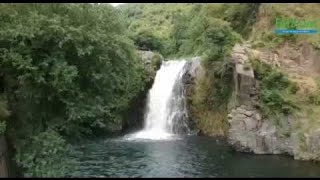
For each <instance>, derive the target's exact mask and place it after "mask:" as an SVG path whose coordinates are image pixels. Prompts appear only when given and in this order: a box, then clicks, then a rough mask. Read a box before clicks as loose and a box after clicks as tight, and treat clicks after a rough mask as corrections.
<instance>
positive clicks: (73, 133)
mask: <svg viewBox="0 0 320 180" xmlns="http://www.w3.org/2000/svg"><path fill="white" fill-rule="evenodd" d="M120 17H121V16H119V14H118V11H116V10H115V9H114V8H112V7H111V6H109V5H95V4H47V5H43V4H1V5H0V77H1V78H0V79H1V83H0V84H1V86H2V87H1V89H2V91H3V92H2V93H4V95H5V96H6V98H7V99H8V109H9V110H10V111H11V112H12V116H11V117H10V120H8V121H7V127H8V128H7V131H8V136H9V137H10V138H11V139H12V141H14V142H15V146H16V148H17V162H18V163H19V165H20V166H21V167H23V168H24V172H25V173H26V175H29V176H54V177H55V176H63V174H64V172H66V171H68V168H67V167H66V166H65V165H68V163H65V162H64V161H62V160H61V159H63V157H65V154H66V153H67V149H66V148H65V146H67V145H66V142H65V141H64V140H63V138H66V137H72V138H80V137H81V136H83V135H91V134H97V133H98V132H100V131H111V132H112V131H115V130H119V129H121V125H122V113H123V112H124V111H125V110H126V109H127V107H128V104H129V102H130V101H131V100H132V98H133V97H135V95H136V94H137V93H138V92H140V91H141V90H142V89H143V87H144V78H145V73H144V71H143V69H142V68H141V66H140V64H139V59H138V58H137V56H136V55H135V51H134V46H133V42H132V41H131V40H130V39H128V35H127V31H126V28H125V26H124V23H123V20H122V19H121V18H120ZM0 122H1V127H2V126H3V122H2V121H0ZM31 162H32V163H31Z"/></svg>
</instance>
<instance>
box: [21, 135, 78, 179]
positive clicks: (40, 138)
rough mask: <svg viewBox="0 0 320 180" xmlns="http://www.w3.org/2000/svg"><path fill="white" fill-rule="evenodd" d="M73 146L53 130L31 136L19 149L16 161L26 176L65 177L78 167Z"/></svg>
mask: <svg viewBox="0 0 320 180" xmlns="http://www.w3.org/2000/svg"><path fill="white" fill-rule="evenodd" d="M72 152H73V151H72V148H71V146H69V145H67V144H66V142H65V140H64V139H63V138H62V137H61V136H60V135H59V134H58V133H57V132H54V131H51V130H48V131H45V132H42V133H40V134H38V135H36V136H33V137H31V139H30V140H29V141H28V142H25V143H24V144H23V147H21V148H19V149H18V152H17V155H16V161H17V163H18V165H19V166H21V167H22V168H23V169H24V170H25V171H24V172H25V176H26V177H65V176H66V174H68V173H69V172H70V171H72V170H74V169H75V168H76V166H75V165H76V164H75V163H76V162H75V161H73V160H71V159H70V158H69V156H71V155H72Z"/></svg>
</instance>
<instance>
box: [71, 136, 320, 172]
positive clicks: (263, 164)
mask: <svg viewBox="0 0 320 180" xmlns="http://www.w3.org/2000/svg"><path fill="white" fill-rule="evenodd" d="M78 150H80V151H81V152H83V153H82V154H81V155H79V157H77V159H78V160H79V161H80V164H79V168H78V170H77V171H75V172H72V174H71V176H76V177H319V176H320V165H319V164H315V163H312V162H304V161H296V160H293V158H292V157H288V156H282V155H253V154H249V153H239V152H235V151H234V150H233V149H232V148H231V147H229V146H228V145H227V143H226V142H225V141H224V140H221V139H215V138H209V137H199V136H189V137H183V138H180V139H173V140H159V141H152V140H143V141H142V140H132V141H128V140H126V139H124V138H119V137H118V138H107V139H99V140H95V141H88V142H86V143H85V144H81V145H79V146H78Z"/></svg>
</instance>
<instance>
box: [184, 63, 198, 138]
mask: <svg viewBox="0 0 320 180" xmlns="http://www.w3.org/2000/svg"><path fill="white" fill-rule="evenodd" d="M185 68H186V69H187V70H186V73H185V74H184V75H183V77H182V81H183V84H184V87H185V88H184V91H185V92H184V94H185V96H186V97H190V93H192V92H193V91H192V88H194V87H195V78H196V76H198V73H199V72H200V71H201V70H202V69H201V68H202V66H201V64H200V57H194V58H192V59H190V60H189V61H188V62H187V64H186V66H185ZM187 102H188V100H187ZM187 109H188V113H189V120H188V126H189V128H190V129H191V131H192V134H199V133H201V132H199V131H198V130H196V125H195V120H194V119H193V116H192V115H191V114H190V112H191V111H190V104H189V103H187Z"/></svg>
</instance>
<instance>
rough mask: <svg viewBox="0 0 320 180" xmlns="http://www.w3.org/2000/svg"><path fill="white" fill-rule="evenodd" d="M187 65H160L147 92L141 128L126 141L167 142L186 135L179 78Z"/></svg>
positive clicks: (186, 114)
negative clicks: (158, 140)
mask: <svg viewBox="0 0 320 180" xmlns="http://www.w3.org/2000/svg"><path fill="white" fill-rule="evenodd" d="M186 64H187V62H186V61H185V60H180V61H164V62H162V65H161V67H160V69H159V70H158V71H157V74H156V77H155V80H154V83H153V85H152V88H151V89H150V90H149V93H148V99H147V108H146V111H145V117H144V128H143V129H142V130H141V131H139V132H137V133H134V134H131V135H129V138H128V139H168V138H170V137H173V136H175V135H177V134H186V133H189V131H190V130H189V128H188V124H187V119H188V113H187V108H186V100H185V96H184V83H183V81H182V80H183V75H184V74H185V72H186V71H187V68H186Z"/></svg>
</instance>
